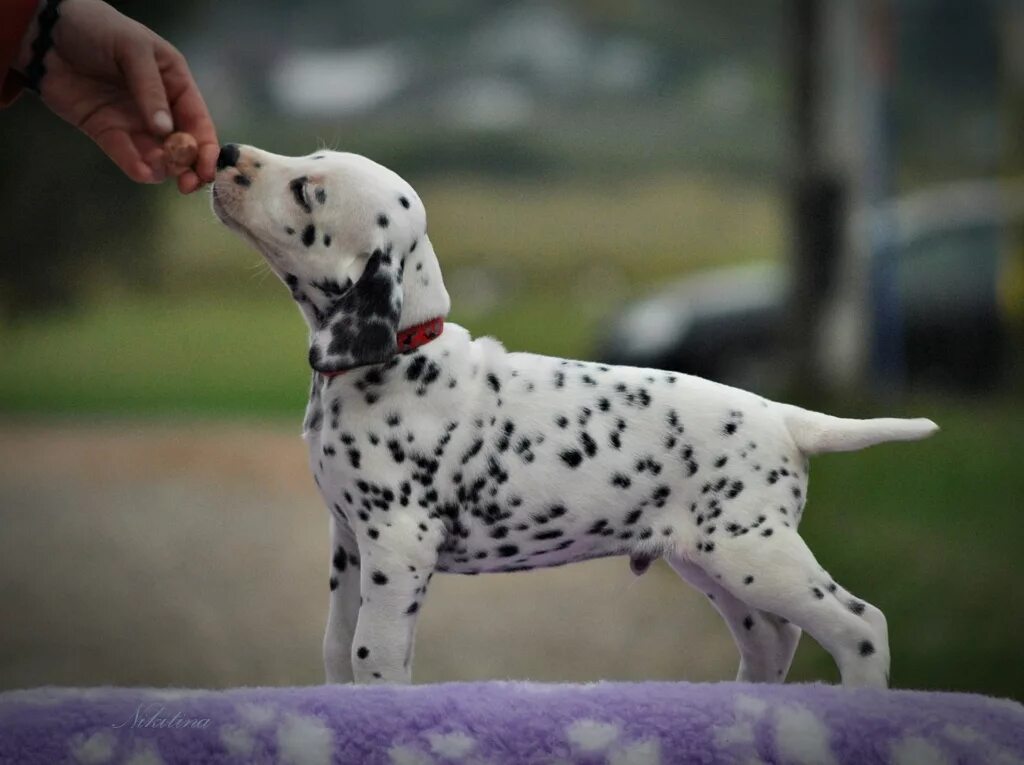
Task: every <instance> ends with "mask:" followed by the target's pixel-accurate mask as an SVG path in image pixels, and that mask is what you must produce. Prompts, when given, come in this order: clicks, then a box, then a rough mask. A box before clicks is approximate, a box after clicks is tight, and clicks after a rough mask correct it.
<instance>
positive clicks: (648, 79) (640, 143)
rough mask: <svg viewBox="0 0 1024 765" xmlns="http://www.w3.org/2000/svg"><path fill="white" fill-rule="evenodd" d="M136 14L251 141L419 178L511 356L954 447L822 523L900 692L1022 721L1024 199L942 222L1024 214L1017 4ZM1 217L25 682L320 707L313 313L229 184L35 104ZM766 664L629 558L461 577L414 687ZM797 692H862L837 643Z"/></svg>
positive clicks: (255, 9)
mask: <svg viewBox="0 0 1024 765" xmlns="http://www.w3.org/2000/svg"><path fill="white" fill-rule="evenodd" d="M115 5H119V6H121V7H123V9H124V10H125V11H126V12H127V13H128V14H130V15H133V16H135V17H137V18H139V20H140V21H142V22H144V23H146V24H148V25H149V26H150V27H152V28H153V29H155V30H156V31H158V32H159V33H160V34H162V35H163V36H165V37H167V38H168V39H170V40H171V41H172V42H174V43H175V44H176V45H177V46H178V47H179V48H181V49H182V50H183V51H184V53H185V54H186V56H187V58H188V60H189V63H190V65H191V67H192V69H193V71H194V73H195V75H196V78H197V80H198V82H199V84H200V86H201V88H202V90H203V93H204V95H205V97H206V99H207V101H208V103H209V106H210V109H211V112H212V114H213V116H214V118H215V120H216V122H217V125H218V130H219V136H220V139H221V140H222V141H224V142H231V141H236V142H241V143H248V144H254V145H257V146H261V147H264V148H266V149H268V150H271V151H275V152H279V153H282V154H307V153H310V152H312V151H314V150H316V149H317V148H319V147H322V146H327V147H331V148H337V149H341V150H346V151H355V152H359V153H362V154H366V155H368V156H371V157H373V158H374V159H375V160H377V161H380V162H382V163H383V164H385V165H387V166H389V167H391V168H393V169H394V170H396V171H397V172H398V173H400V174H401V175H403V176H404V177H405V178H406V179H408V180H409V181H410V182H411V183H412V184H413V185H414V186H415V187H416V189H417V191H418V192H419V194H420V196H421V197H422V198H423V200H424V202H425V204H426V208H427V211H428V226H429V232H430V236H431V241H432V242H433V244H434V247H435V249H436V250H437V252H438V255H439V258H440V260H441V263H442V267H443V269H444V274H445V281H446V284H447V286H448V288H449V292H450V293H451V296H452V304H453V309H452V314H451V319H452V320H453V321H456V322H458V323H460V324H462V325H464V326H466V327H467V328H468V329H469V330H470V331H471V332H473V333H474V334H475V335H486V334H491V335H494V336H496V337H498V338H500V339H501V341H502V342H503V343H504V344H505V345H506V347H507V348H509V349H510V350H528V351H533V352H537V353H547V354H553V355H559V356H565V357H578V358H594V357H597V356H607V357H611V356H612V355H613V354H623V355H620V356H619V358H622V359H623V360H625V359H626V358H627V355H629V358H630V359H634V360H635V361H636V363H657V364H658V365H659V366H670V367H678V368H685V369H688V370H690V371H697V372H700V373H702V374H706V375H707V376H710V377H713V378H715V379H722V380H728V381H734V382H741V383H742V384H743V385H745V386H747V387H749V388H750V389H752V390H754V391H757V392H759V393H764V394H766V395H773V396H778V397H783V396H784V397H785V398H786V399H787V400H791V401H793V402H795V403H803V404H806V405H812V406H815V407H818V408H824V409H827V410H829V411H832V412H835V413H837V414H848V415H852V416H876V415H877V416H880V415H901V414H903V415H912V416H918V415H923V416H928V417H931V418H933V419H934V420H936V421H937V422H938V423H939V424H940V425H941V426H942V432H941V433H940V434H939V435H938V436H936V437H935V438H932V439H929V440H928V441H926V442H922V443H920V444H914V445H891V446H879V447H877V448H875V449H870V450H866V451H863V452H858V453H856V454H848V455H840V456H836V457H822V458H821V459H817V460H815V464H814V469H813V480H812V483H811V488H810V497H809V505H808V511H807V514H806V517H805V519H804V520H803V522H802V525H801V533H802V534H803V535H804V536H805V538H806V539H807V540H808V543H809V545H810V546H811V548H812V549H814V551H815V554H816V556H817V557H818V558H819V559H820V560H821V561H822V563H823V565H825V566H827V567H828V569H829V571H830V573H831V574H832V575H833V576H835V577H836V579H837V580H838V581H841V582H843V583H844V585H845V586H847V587H849V588H850V589H851V590H852V591H854V592H858V593H863V594H864V596H865V597H868V598H870V599H871V600H872V601H873V602H875V604H876V605H878V606H879V607H880V608H881V609H882V610H883V611H884V612H885V613H886V615H887V617H888V620H889V631H890V637H891V644H892V653H893V675H892V679H893V683H894V684H895V685H896V686H897V687H905V688H906V687H911V688H930V689H944V690H948V689H956V690H965V691H974V692H984V693H991V694H998V695H1009V696H1016V697H1017V698H1021V699H1024V662H1020V661H1017V660H1016V657H1017V655H1018V653H1019V643H1020V637H1019V636H1020V635H1021V634H1022V633H1024V599H1021V598H1020V596H1019V593H1020V592H1021V591H1022V590H1024V569H1022V567H1021V563H1020V539H1021V531H1022V526H1021V513H1020V509H1021V507H1022V506H1024V472H1022V471H1021V470H1020V464H1019V463H1020V455H1021V454H1022V453H1024V427H1021V423H1022V422H1024V385H1022V381H1024V377H1022V374H1021V372H1020V365H1019V363H1018V364H1015V363H1014V360H1015V359H1019V358H1020V350H1021V348H1022V338H1024V333H1022V332H1021V331H1020V329H1021V319H1022V318H1024V317H1022V306H1024V231H1022V229H1021V225H1020V223H1021V221H1020V217H1019V213H1015V212H1013V211H1012V209H1011V207H1010V206H1005V207H1004V206H1003V205H1004V203H1003V202H1001V201H999V199H1000V198H1001V197H1000V196H999V195H995V194H991V193H989V192H983V193H980V194H978V195H974V196H975V197H976V198H977V199H980V200H981V201H980V202H978V203H977V204H976V205H974V206H971V205H967V206H966V207H963V206H962V205H961V204H960V202H959V201H957V200H958V199H959V197H958V196H957V195H956V194H953V195H947V196H945V197H944V196H943V195H942V193H939V194H933V195H931V199H932V203H929V204H924V205H921V206H920V207H921V209H922V210H923V211H924V212H922V213H921V214H920V216H919V217H920V220H921V221H922V222H921V223H920V224H919V225H918V224H916V223H915V224H914V225H910V224H911V223H912V222H913V221H916V220H918V217H916V216H917V214H916V213H915V214H914V215H911V214H909V213H907V212H906V211H907V210H909V209H910V208H911V207H913V205H910V206H909V207H908V205H907V204H905V203H906V202H908V200H913V199H915V198H921V197H918V196H917V195H926V196H927V195H928V194H930V193H931V192H930V191H929V190H936V189H937V190H940V191H941V189H943V188H946V189H949V188H962V184H963V183H964V182H965V179H966V180H969V181H971V184H969V185H970V186H971V187H974V188H977V189H982V190H983V189H986V188H994V187H996V186H997V185H999V186H1000V187H1002V185H1003V184H1007V186H1008V187H1011V186H1014V184H1016V186H1015V188H1019V184H1020V182H1021V178H1022V177H1024V46H1022V45H1020V40H1022V39H1024V10H1022V6H1021V4H1020V3H1018V2H1015V1H1014V0H981V1H978V2H971V3H965V2H961V0H870V1H865V2H858V3H850V2H846V0H786V1H785V2H778V3H750V2H745V1H743V2H741V0H634V1H633V2H628V3H623V2H607V1H606V0H550V1H549V2H540V1H539V0H511V1H510V0H444V1H443V2H425V3H416V2H408V0H377V1H376V2H373V3H369V2H354V1H352V0H296V1H294V2H290V3H279V2H272V1H271V0H246V2H242V0H221V1H220V2H217V3H203V2H198V0H176V2H173V3H172V2H170V1H169V0H148V1H147V2H145V3H138V2H135V3H131V2H125V3H115ZM975 182H976V185H975ZM1018 193H1019V192H1018ZM958 210H959V211H961V212H963V214H961V212H957V211H958ZM968 213H969V214H968ZM864 220H867V221H870V222H871V225H866V224H862V223H860V221H864ZM0 222H2V231H3V234H2V236H0V614H3V615H5V616H6V617H7V618H2V619H0V688H11V687H28V686H36V685H43V684H60V683H64V684H73V685H99V684H135V685H138V684H143V685H171V686H190V685H192V686H211V687H223V686H231V685H243V684H244V685H261V684H305V683H318V682H321V681H322V679H323V673H322V664H321V659H320V650H321V649H320V645H321V639H322V634H323V627H324V622H325V618H326V605H327V597H328V581H327V580H328V565H329V557H330V553H329V549H328V547H329V541H328V535H327V516H326V511H325V509H324V507H323V504H322V502H321V500H320V498H319V497H318V496H317V493H316V490H315V486H314V485H313V482H312V479H311V477H310V475H309V472H308V464H307V457H306V452H305V446H304V444H303V443H302V441H301V439H300V437H299V430H300V427H301V425H300V423H301V418H302V413H303V408H304V406H305V402H306V396H307V394H308V390H309V374H310V372H309V368H308V364H307V360H306V331H307V330H306V327H305V325H304V323H303V321H302V319H301V318H300V315H299V312H298V311H297V310H296V309H295V307H294V306H293V305H292V304H291V300H290V299H289V297H288V292H287V290H286V289H285V288H284V287H282V286H281V285H280V284H279V282H278V280H277V279H276V278H275V277H273V275H271V274H270V273H269V272H268V270H267V268H266V266H265V265H264V263H263V261H262V259H261V258H260V257H259V255H258V254H257V253H255V252H253V251H252V250H251V248H249V247H248V246H246V245H245V244H244V242H242V241H241V240H240V239H239V238H238V237H235V236H233V235H232V234H231V232H229V231H227V230H226V229H225V228H224V227H223V226H221V225H220V224H219V223H218V222H217V221H216V220H215V219H214V217H213V215H212V213H211V212H210V209H209V200H208V199H206V198H204V195H203V194H196V195H193V196H190V197H185V198H183V197H180V196H179V195H178V194H177V192H176V191H175V190H174V189H172V188H164V187H159V188H153V187H140V186H136V185H133V184H132V183H130V182H129V181H127V180H126V179H124V178H123V177H122V176H121V175H120V174H119V172H118V171H117V170H116V169H115V168H114V167H113V166H111V165H110V163H109V162H108V160H107V159H106V158H105V157H104V156H102V155H101V153H100V152H98V151H97V150H96V149H95V148H94V147H93V146H91V145H90V144H89V142H88V140H87V139H85V138H84V137H83V136H81V135H80V134H78V133H77V132H76V131H73V130H71V129H69V128H68V127H67V126H65V125H63V124H60V123H59V122H58V121H57V120H56V119H55V118H54V117H53V116H52V115H51V114H49V113H48V112H47V111H46V110H45V109H43V108H41V107H40V106H39V104H38V103H35V102H34V101H33V99H32V98H30V97H24V98H22V99H21V100H20V101H19V102H18V103H17V104H16V105H15V106H14V107H13V108H11V109H7V110H5V111H4V112H3V113H0ZM897 224H898V225H897ZM905 224H906V225H905ZM677 284H681V285H682V286H680V287H678V288H677V287H676V286H674V285H677ZM652 295H655V296H658V297H655V298H651V299H649V300H648V298H649V297H650V296H652ZM997 295H998V299H997ZM634 301H640V302H638V303H635V302H634ZM630 306H632V307H630ZM609 327H613V328H614V330H613V331H610V332H609ZM926 330H927V331H926ZM613 343H614V344H613ZM675 347H678V348H680V349H684V350H683V351H681V353H684V355H682V356H678V355H673V351H672V349H673V348H675ZM630 354H631V355H630ZM961 374H964V375H965V376H966V378H967V379H966V382H968V383H969V384H966V385H965V384H960V382H961V381H960V378H959V377H958V375H961ZM972 376H973V377H976V378H977V379H972ZM947 378H948V379H949V380H950V381H952V380H954V379H955V380H956V381H957V384H954V385H945V384H942V385H934V384H933V383H934V382H936V381H938V382H944V381H945V380H946V379H947ZM919 382H923V383H927V384H919ZM483 613H486V617H483V616H481V614H483ZM736 663H737V657H736V655H735V649H734V648H733V645H732V641H731V639H730V637H729V635H728V632H727V630H726V629H725V627H724V625H723V624H722V623H721V620H720V619H719V618H718V616H717V615H716V614H715V612H714V611H713V609H711V608H710V606H709V605H708V603H707V602H706V599H705V597H704V596H703V594H702V593H699V592H696V591H694V590H692V589H690V588H688V587H686V586H684V585H683V584H682V583H681V582H680V581H679V580H678V578H677V577H675V576H674V575H673V573H672V572H671V571H670V570H668V569H667V567H666V566H664V565H662V564H660V563H659V564H656V565H655V566H653V567H652V568H651V570H650V571H649V572H648V573H647V574H645V575H644V576H643V577H639V578H637V577H634V576H633V575H632V574H631V573H630V571H629V566H628V564H627V562H626V561H625V560H619V559H611V560H607V561H596V562H589V563H583V564H577V565H574V566H568V567H564V568H562V569H558V570H548V571H536V572H527V573H517V574H508V575H502V576H488V577H457V576H446V577H435V578H434V580H433V582H432V583H431V593H430V597H429V598H428V599H427V602H426V605H425V607H424V610H423V614H422V619H421V621H420V626H419V636H418V641H417V662H416V677H415V678H414V679H415V680H416V681H417V682H427V681H439V680H464V679H483V678H506V677H514V678H531V679H535V680H548V681H555V680H593V679H596V678H608V679H621V680H628V679H687V680H712V679H728V678H732V677H734V675H735V670H736ZM791 677H792V678H793V679H795V680H811V679H814V680H820V679H835V678H836V675H835V670H834V663H833V662H832V661H831V659H830V658H829V657H828V656H827V655H826V654H825V653H824V652H823V651H821V650H820V649H819V648H818V646H817V645H816V644H815V643H814V641H813V640H809V639H805V640H803V641H802V643H801V646H800V649H799V652H798V655H797V659H796V664H795V667H794V670H793V673H792V675H791Z"/></svg>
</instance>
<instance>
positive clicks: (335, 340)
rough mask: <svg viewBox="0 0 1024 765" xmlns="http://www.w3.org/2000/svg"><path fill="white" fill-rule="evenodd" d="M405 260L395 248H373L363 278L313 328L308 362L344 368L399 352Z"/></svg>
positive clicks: (319, 368) (375, 361) (319, 367)
mask: <svg viewBox="0 0 1024 765" xmlns="http://www.w3.org/2000/svg"><path fill="white" fill-rule="evenodd" d="M401 315H402V266H401V264H400V263H396V262H393V261H392V258H391V251H390V249H389V250H387V251H384V250H374V252H373V254H372V255H371V256H370V258H369V260H368V261H367V263H366V268H364V269H363V273H362V275H361V276H360V277H359V280H358V281H357V282H356V283H355V284H354V285H353V286H352V288H351V289H349V291H348V292H346V293H345V294H344V295H342V296H341V297H340V298H338V300H337V301H335V303H334V304H333V305H332V306H331V308H330V310H329V311H328V312H327V314H326V315H325V316H324V321H323V323H322V325H321V326H320V327H319V328H318V329H317V330H316V332H314V333H313V339H312V341H311V342H310V346H309V365H310V366H311V367H313V369H315V370H316V371H317V372H339V371H342V370H345V369H352V368H354V367H364V366H367V365H369V364H380V363H382V362H385V361H387V360H388V359H390V358H391V357H392V356H394V355H395V354H396V353H397V352H398V338H397V333H398V320H399V317H400V316H401Z"/></svg>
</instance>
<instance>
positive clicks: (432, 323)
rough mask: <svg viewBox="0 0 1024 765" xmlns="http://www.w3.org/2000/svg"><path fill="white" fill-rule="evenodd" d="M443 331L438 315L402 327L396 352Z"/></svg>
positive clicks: (424, 343)
mask: <svg viewBox="0 0 1024 765" xmlns="http://www.w3.org/2000/svg"><path fill="white" fill-rule="evenodd" d="M442 332H444V317H443V316H438V317H437V318H436V319H430V320H428V321H425V322H423V323H422V324H417V325H416V326H414V327H409V328H408V329H403V330H401V331H399V333H398V338H397V339H398V352H399V353H408V352H409V351H412V350H415V349H416V348H419V347H420V346H421V345H426V344H427V343H429V342H430V341H431V340H436V339H437V338H439V337H440V336H441V333H442ZM348 371H350V370H348V369H339V370H337V371H336V372H321V373H320V374H321V375H323V376H324V377H328V378H330V377H338V376H339V375H343V374H345V373H346V372H348Z"/></svg>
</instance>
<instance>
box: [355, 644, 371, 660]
mask: <svg viewBox="0 0 1024 765" xmlns="http://www.w3.org/2000/svg"><path fill="white" fill-rule="evenodd" d="M369 655H370V649H369V648H367V647H366V646H365V645H361V646H359V650H358V651H356V656H358V657H359V658H360V659H365V658H366V657H367V656H369Z"/></svg>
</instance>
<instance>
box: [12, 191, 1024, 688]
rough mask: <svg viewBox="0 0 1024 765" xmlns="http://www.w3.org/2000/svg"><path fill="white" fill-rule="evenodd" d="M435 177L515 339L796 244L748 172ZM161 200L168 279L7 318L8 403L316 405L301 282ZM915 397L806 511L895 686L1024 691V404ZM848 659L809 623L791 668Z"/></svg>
mask: <svg viewBox="0 0 1024 765" xmlns="http://www.w3.org/2000/svg"><path fill="white" fill-rule="evenodd" d="M416 185H417V187H418V188H419V189H420V193H421V195H422V196H423V198H424V201H425V203H426V205H427V209H428V210H429V211H430V234H431V238H432V240H433V243H434V246H435V249H436V250H437V252H438V254H439V256H440V258H441V260H442V264H443V266H444V267H445V273H446V279H447V281H448V284H449V288H450V290H451V292H452V295H453V302H454V306H455V309H454V310H453V314H452V319H453V320H455V321H458V322H459V323H462V324H464V325H466V326H467V327H468V328H469V329H470V330H471V331H472V332H473V333H474V334H476V335H481V334H493V335H495V336H496V337H498V338H500V339H501V340H502V341H503V342H504V343H505V344H506V347H508V348H509V349H512V350H531V351H534V352H538V353H549V354H554V355H560V356H569V357H585V356H587V355H588V354H589V352H590V351H591V349H592V346H593V342H594V339H595V335H596V332H597V330H598V328H599V327H600V325H601V322H602V321H603V319H604V318H605V317H606V316H608V315H610V314H611V313H612V312H613V311H614V308H615V306H616V304H617V303H619V302H620V301H623V300H625V299H626V298H628V297H630V296H631V295H633V294H636V293H637V292H641V291H643V290H645V289H647V288H650V287H651V286H653V285H656V284H659V283H662V282H663V281H664V280H665V279H667V278H669V277H672V276H675V275H679V274H682V273H685V272H687V271H691V270H695V269H698V268H702V267H707V266H715V265H723V264H727V263H735V262H740V261H752V260H760V259H765V258H777V257H779V256H780V253H782V251H783V246H784V245H783V241H784V240H783V234H784V226H783V225H782V220H783V210H782V207H781V203H780V201H779V200H778V199H777V198H776V197H774V196H772V195H771V194H769V193H767V192H765V191H764V190H763V189H759V188H757V187H742V186H737V184H736V183H735V182H732V181H720V180H711V179H706V178H681V177H663V178H648V179H639V180H629V179H623V180H620V181H618V182H614V183H610V184H605V185H603V186H600V187H595V186H594V185H593V184H590V183H582V182H580V181H572V182H566V181H559V182H551V183H549V184H545V185H542V186H540V187H538V186H537V185H536V184H528V183H525V182H523V183H520V182H516V181H500V182H498V181H493V182H492V181H485V180H482V179H478V178H477V179H472V178H469V179H467V178H448V179H436V178H435V179H424V180H422V181H417V182H416ZM162 220H163V221H164V223H163V226H162V228H161V229H159V230H157V231H154V232H153V241H152V246H153V247H154V248H155V249H156V250H157V251H158V252H159V253H161V254H162V256H163V257H162V259H161V263H162V269H163V273H162V279H161V280H160V286H159V288H157V289H148V290H145V291H140V290H139V289H127V288H125V287H123V286H121V287H119V286H117V284H116V280H115V279H111V278H110V276H111V275H99V277H98V278H97V279H96V284H95V287H94V289H93V292H92V299H91V300H90V301H89V302H88V303H87V304H86V305H85V306H84V308H83V309H82V310H80V311H76V312H73V313H67V314H63V315H55V316H51V317H48V318H46V319H42V320H33V321H27V322H24V323H22V324H18V325H14V326H6V327H3V328H2V329H0V414H5V415H7V416H12V415H15V416H21V417H59V416H75V417H83V416H85V417H89V416H98V417H110V416H144V417H153V416H157V417H164V416H177V417H191V418H208V417H243V418H277V417H279V416H287V417H294V418H295V419H296V420H297V419H298V418H299V417H300V416H301V412H302V409H303V406H304V404H305V400H306V392H307V386H308V376H309V375H308V371H307V365H306V360H305V356H306V348H305V334H306V329H305V326H304V324H303V322H302V320H301V319H300V317H299V314H298V311H297V310H296V309H295V307H294V306H293V305H291V301H290V300H289V299H288V297H287V293H286V291H285V290H284V289H283V288H282V287H281V286H280V285H279V284H278V283H277V282H276V280H275V279H274V278H273V277H271V276H269V275H267V274H266V273H265V269H262V268H261V266H260V262H261V261H260V258H259V256H258V255H257V254H256V253H255V252H253V251H251V250H250V249H249V248H248V247H247V246H246V245H245V244H244V243H242V242H241V241H240V240H238V239H237V238H236V237H234V236H233V235H232V234H230V233H229V232H227V231H226V230H224V229H223V228H222V227H220V226H219V224H217V223H216V222H215V221H214V220H213V219H212V216H211V215H210V213H209V211H208V210H207V209H205V201H204V200H202V199H201V198H197V197H193V198H189V199H178V198H177V197H174V196H168V197H167V202H166V215H164V216H162ZM897 408H900V407H897ZM909 409H910V408H909V407H907V412H906V413H908V414H909V413H913V414H925V415H927V416H930V417H932V418H933V419H935V420H936V421H938V422H939V423H940V424H941V425H942V427H943V430H942V432H941V433H940V434H939V435H938V436H936V437H935V438H933V439H931V440H929V441H927V442H924V443H921V444H913V445H906V444H904V445H889V446H881V447H878V448H875V449H870V450H867V451H864V452H859V453H856V454H851V455H836V456H828V457H822V458H819V459H817V460H816V461H815V464H814V469H813V471H812V479H811V490H810V491H811V494H810V504H809V506H808V511H807V516H806V519H805V522H804V525H803V527H802V531H803V533H804V535H805V537H806V538H807V540H808V542H809V544H810V546H811V548H812V549H813V550H814V551H815V553H816V555H817V556H818V558H819V560H820V562H821V563H822V565H824V566H825V567H826V568H827V569H828V570H829V571H831V573H832V574H833V576H835V577H836V579H837V581H840V582H841V583H843V585H844V586H845V587H847V588H848V589H850V590H851V591H852V592H854V593H857V594H858V595H860V596H862V597H864V598H866V599H868V600H870V601H872V602H874V603H875V604H876V605H878V606H879V607H880V608H882V609H883V611H885V612H886V614H887V615H888V618H889V625H890V637H891V641H892V652H893V681H894V683H895V684H896V685H898V686H901V687H916V688H933V689H955V690H966V691H978V692H987V693H993V694H999V695H1008V696H1014V697H1017V698H1024V664H1022V663H1021V662H1019V661H1016V660H1015V658H1014V657H1015V656H1016V653H1017V650H1018V646H1019V635H1020V634H1022V633H1024V599H1022V598H1020V597H1019V592H1021V591H1022V590H1024V569H1022V567H1021V565H1020V543H1021V531H1022V529H1024V523H1022V521H1021V515H1020V514H1021V512H1022V510H1024V507H1022V499H1024V473H1022V471H1021V470H1020V468H1019V465H1018V463H1019V458H1020V455H1021V454H1024V429H1022V428H1021V427H1020V423H1021V422H1024V404H1022V403H1021V402H1020V401H1011V400H999V399H993V400H985V401H981V400H971V401H968V400H962V399H959V400H958V399H936V398H930V399H927V400H921V401H918V402H916V405H915V406H914V407H913V412H910V411H909ZM880 413H881V412H880V411H865V410H861V411H858V412H856V414H860V415H864V416H868V415H873V414H880ZM885 413H886V414H898V413H899V412H890V411H886V412H885ZM835 676H836V675H835V669H834V665H833V663H832V660H831V658H829V657H828V656H827V655H825V654H824V652H823V651H821V649H819V648H818V647H817V645H816V644H815V643H813V641H812V640H810V639H805V640H803V641H802V643H801V649H800V651H799V653H798V656H797V662H796V665H795V669H794V674H793V677H794V678H796V679H805V680H810V679H821V678H825V677H831V678H835Z"/></svg>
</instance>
